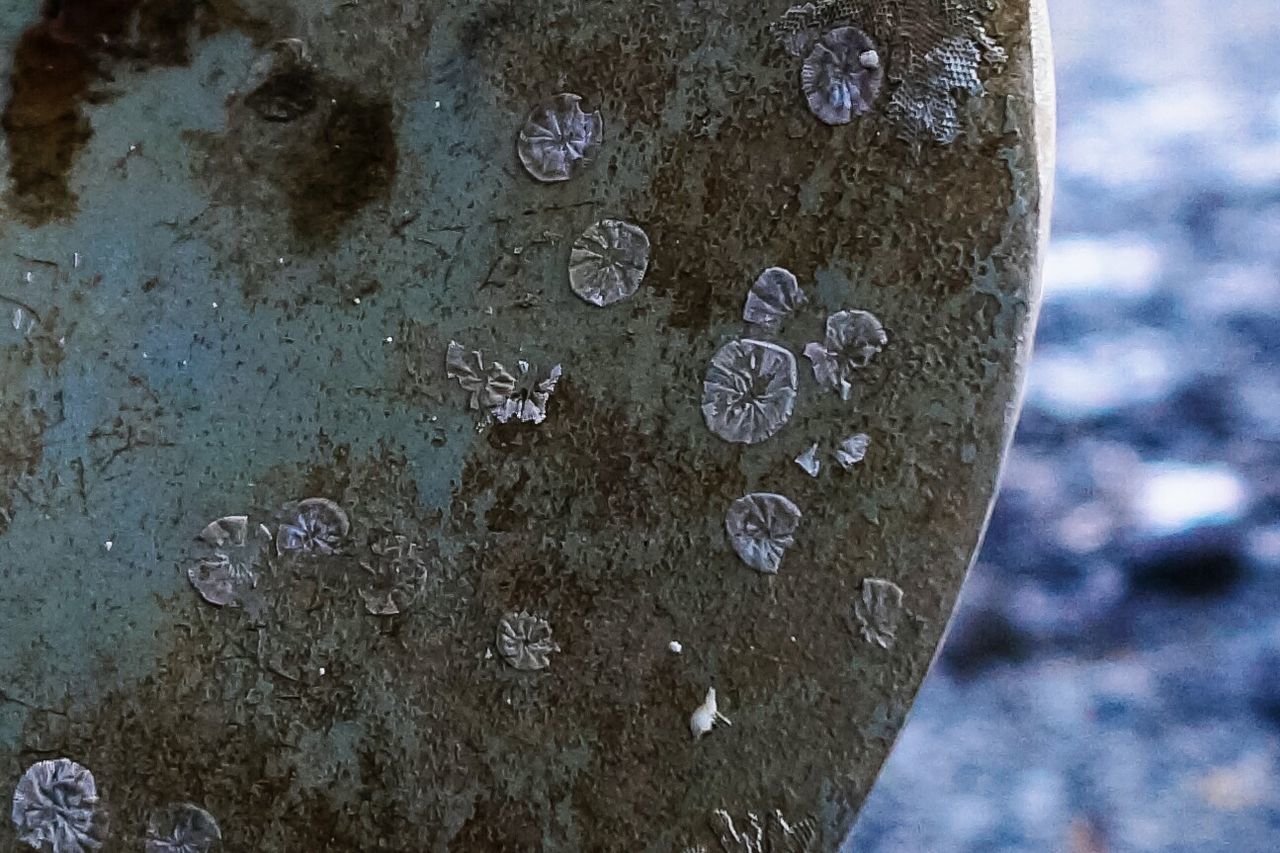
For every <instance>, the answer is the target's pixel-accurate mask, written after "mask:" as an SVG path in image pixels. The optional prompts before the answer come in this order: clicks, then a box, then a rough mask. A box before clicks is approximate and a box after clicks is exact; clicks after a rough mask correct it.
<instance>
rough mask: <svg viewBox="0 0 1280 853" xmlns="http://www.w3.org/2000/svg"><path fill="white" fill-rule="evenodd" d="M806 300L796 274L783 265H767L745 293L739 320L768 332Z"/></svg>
mask: <svg viewBox="0 0 1280 853" xmlns="http://www.w3.org/2000/svg"><path fill="white" fill-rule="evenodd" d="M806 301H807V297H806V296H805V295H804V291H802V290H801V289H800V285H799V283H798V282H797V281H796V277H795V276H794V275H792V273H791V271H790V270H785V269H783V268H782V267H769V268H768V269H767V270H765V271H764V272H762V273H760V277H759V278H757V279H756V283H755V284H753V285H751V290H750V291H749V292H748V293H747V304H746V305H745V306H744V307H743V309H742V319H744V320H746V321H747V322H748V323H755V324H756V325H757V326H762V327H764V328H766V329H768V330H770V331H777V330H778V328H779V327H781V326H782V321H783V320H784V319H786V317H787V315H789V314H791V313H792V312H793V311H795V310H796V309H797V308H799V307H800V306H801V305H803V304H804V303H805V302H806Z"/></svg>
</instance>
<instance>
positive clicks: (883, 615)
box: [853, 578, 902, 649]
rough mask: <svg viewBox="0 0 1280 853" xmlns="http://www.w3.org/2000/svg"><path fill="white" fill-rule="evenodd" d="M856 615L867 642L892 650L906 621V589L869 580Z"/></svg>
mask: <svg viewBox="0 0 1280 853" xmlns="http://www.w3.org/2000/svg"><path fill="white" fill-rule="evenodd" d="M853 613H854V616H856V617H857V619H858V622H859V623H860V624H861V626H862V636H863V638H864V639H865V640H866V641H867V642H869V643H875V644H876V645H877V646H879V647H880V648H882V649H889V648H892V647H893V642H894V640H895V639H897V632H898V622H899V621H901V618H902V589H901V588H900V587H899V586H898V585H897V584H895V583H893V582H892V581H887V580H884V579H882V578H866V579H865V580H863V582H862V592H861V595H860V596H859V597H858V598H857V599H856V600H855V601H854V603H853Z"/></svg>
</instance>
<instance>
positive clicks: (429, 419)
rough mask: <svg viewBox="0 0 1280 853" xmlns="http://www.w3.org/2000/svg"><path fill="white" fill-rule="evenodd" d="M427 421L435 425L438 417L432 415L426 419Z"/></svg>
mask: <svg viewBox="0 0 1280 853" xmlns="http://www.w3.org/2000/svg"><path fill="white" fill-rule="evenodd" d="M427 420H428V421H430V422H431V423H435V422H436V421H438V420H440V416H439V415H432V416H431V417H429V418H427Z"/></svg>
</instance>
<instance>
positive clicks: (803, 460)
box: [795, 441, 822, 477]
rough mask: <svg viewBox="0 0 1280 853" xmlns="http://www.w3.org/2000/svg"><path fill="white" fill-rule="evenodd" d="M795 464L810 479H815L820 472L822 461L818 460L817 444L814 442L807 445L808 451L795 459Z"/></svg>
mask: <svg viewBox="0 0 1280 853" xmlns="http://www.w3.org/2000/svg"><path fill="white" fill-rule="evenodd" d="M795 462H796V464H797V465H799V466H800V467H801V469H803V470H804V472H805V473H806V474H808V475H809V476H810V477H816V476H818V474H819V473H821V472H822V460H821V459H819V458H818V443H817V442H816V441H815V442H814V443H813V444H811V445H809V449H808V450H806V451H805V452H804V453H801V454H800V455H799V456H797V457H796V459H795Z"/></svg>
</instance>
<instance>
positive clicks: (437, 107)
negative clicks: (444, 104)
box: [436, 101, 440, 109]
mask: <svg viewBox="0 0 1280 853" xmlns="http://www.w3.org/2000/svg"><path fill="white" fill-rule="evenodd" d="M436 109H440V102H439V101H436Z"/></svg>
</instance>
